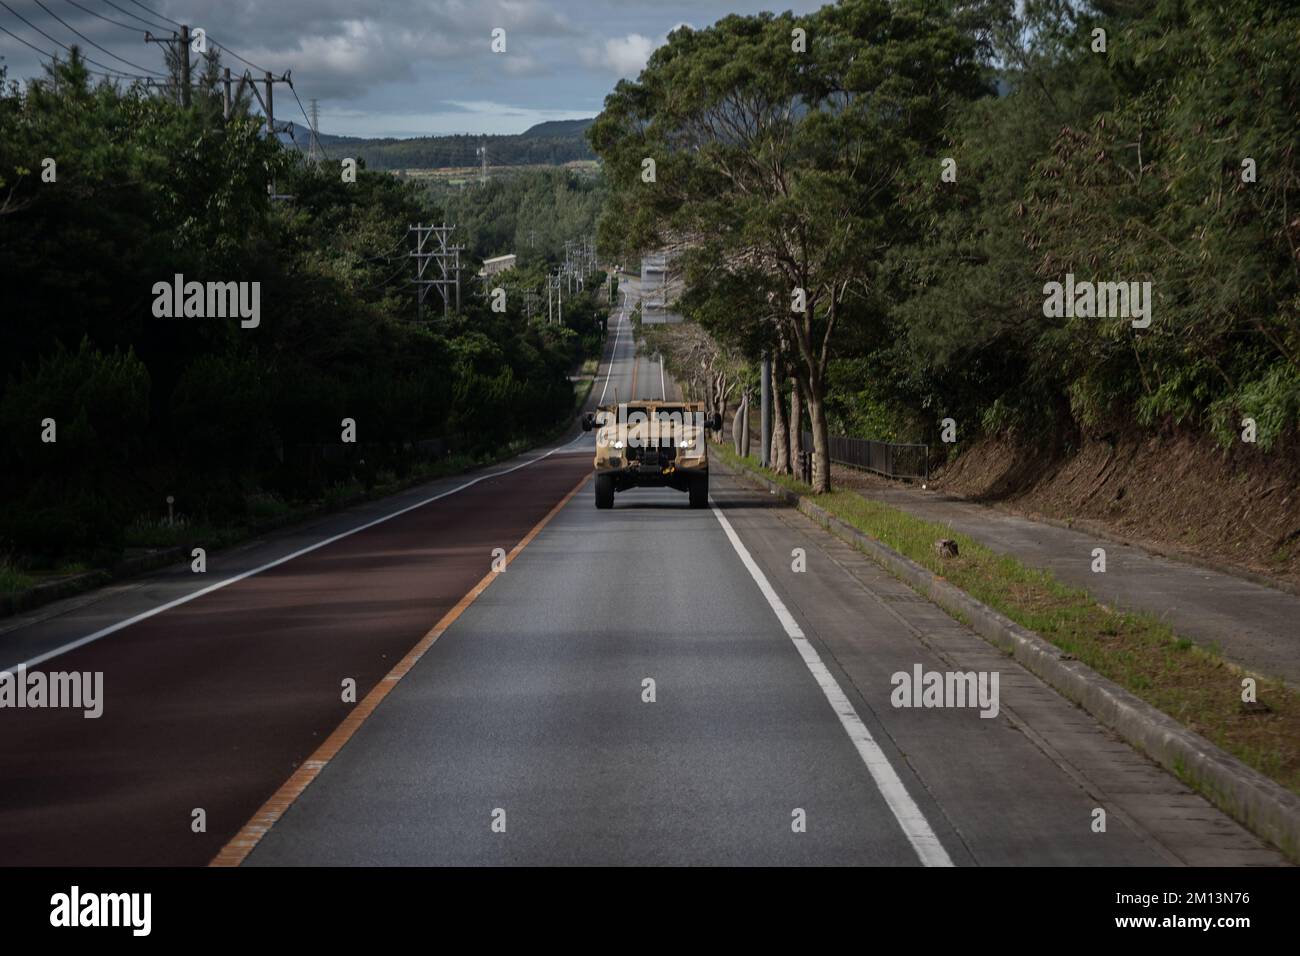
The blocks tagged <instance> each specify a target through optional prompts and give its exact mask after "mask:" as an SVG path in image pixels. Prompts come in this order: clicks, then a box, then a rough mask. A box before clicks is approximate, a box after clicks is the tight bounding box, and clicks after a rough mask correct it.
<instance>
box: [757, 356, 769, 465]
mask: <svg viewBox="0 0 1300 956" xmlns="http://www.w3.org/2000/svg"><path fill="white" fill-rule="evenodd" d="M761 379H762V389H763V397H762V399H761V400H760V401H759V409H760V412H759V414H760V416H761V418H762V425H761V426H760V431H761V433H762V436H763V444H762V445H760V446H759V460H760V461H762V463H763V467H764V468H767V467H768V466H769V465H770V464H771V460H770V459H771V455H772V399H771V396H772V356H770V355H768V354H767V352H764V353H763V371H762V374H761Z"/></svg>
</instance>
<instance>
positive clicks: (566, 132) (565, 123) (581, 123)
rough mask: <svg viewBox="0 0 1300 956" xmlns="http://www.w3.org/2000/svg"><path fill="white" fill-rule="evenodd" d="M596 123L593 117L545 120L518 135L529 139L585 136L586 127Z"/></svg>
mask: <svg viewBox="0 0 1300 956" xmlns="http://www.w3.org/2000/svg"><path fill="white" fill-rule="evenodd" d="M595 121H596V118H595V117H594V116H589V117H587V119H576V120H547V121H546V122H545V123H538V124H537V125H536V126H530V127H528V129H526V130H524V131H523V132H522V133H520V134H519V135H520V136H531V137H534V138H536V137H539V136H542V137H556V136H558V137H565V136H586V135H587V127H588V126H590V125H591V124H592V123H594V122H595Z"/></svg>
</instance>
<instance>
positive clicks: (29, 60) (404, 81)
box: [0, 0, 824, 136]
mask: <svg viewBox="0 0 1300 956" xmlns="http://www.w3.org/2000/svg"><path fill="white" fill-rule="evenodd" d="M823 2H824V0H805V2H799V0H786V2H781V3H778V2H775V0H768V2H761V0H759V2H747V0H729V2H723V3H719V2H713V0H694V2H681V0H140V2H139V3H137V2H136V0H3V3H5V4H7V5H8V6H9V7H10V8H12V10H13V11H14V12H10V10H8V9H5V7H4V6H0V27H3V28H4V29H6V30H9V31H11V32H12V33H14V34H17V35H18V36H19V37H22V39H24V40H26V41H27V42H29V43H31V44H32V45H33V46H36V47H39V48H40V49H42V50H44V51H47V52H49V51H54V50H57V49H58V45H57V44H58V43H62V44H65V45H67V46H71V45H72V44H74V43H79V44H80V45H81V46H82V48H83V50H84V51H85V52H86V53H87V54H88V55H89V56H90V57H92V58H93V59H95V60H98V61H99V62H100V63H101V64H105V65H107V66H109V67H112V68H113V69H117V70H123V71H125V72H137V71H136V70H135V69H134V68H133V67H130V66H127V65H126V63H124V62H122V61H121V60H117V59H114V58H113V57H112V56H110V55H109V53H106V52H103V51H101V50H97V49H95V48H94V47H93V46H92V45H90V44H88V43H86V42H85V41H83V40H81V39H79V38H78V37H77V36H76V35H75V33H73V30H76V31H80V32H81V33H83V34H85V36H86V37H87V38H89V39H90V40H92V41H94V43H97V44H99V45H100V46H101V47H104V48H105V49H107V50H109V51H112V53H113V54H116V55H117V56H120V57H124V58H125V59H126V60H129V61H131V62H132V63H134V64H136V65H137V66H140V67H145V68H147V69H151V70H161V68H162V54H161V52H160V50H159V47H157V46H156V45H147V44H145V42H144V39H143V31H144V30H146V29H150V27H149V26H147V25H146V23H145V22H143V21H151V22H153V23H154V24H155V26H154V27H153V28H152V29H153V32H154V33H155V34H159V33H161V31H160V30H158V29H157V27H158V26H163V27H169V28H171V27H172V25H171V24H170V23H169V22H168V18H170V19H171V20H175V21H178V22H181V23H188V24H190V25H191V26H196V27H203V28H205V29H206V30H207V32H208V34H209V36H211V37H212V38H213V39H215V40H216V41H217V42H218V43H220V44H223V45H225V46H227V47H229V48H230V49H231V50H233V51H234V52H236V53H238V54H239V55H240V56H242V57H244V58H245V59H247V60H249V61H251V62H253V63H255V64H257V65H258V66H260V67H264V68H266V69H270V70H272V71H274V72H276V73H277V74H278V73H280V72H282V71H284V70H292V71H293V80H294V87H295V89H296V90H297V92H298V95H299V96H300V97H301V98H302V101H303V103H304V104H305V103H307V101H308V99H309V98H311V97H315V98H316V99H318V100H319V101H320V116H321V120H320V127H321V131H322V132H325V133H339V134H346V135H352V136H420V135H427V134H431V133H518V132H522V131H523V130H525V129H527V128H528V127H529V126H532V125H533V124H534V123H538V122H541V121H543V120H548V119H577V118H580V117H586V116H594V115H595V114H596V113H598V112H599V111H600V108H601V104H602V103H603V101H604V98H605V94H606V93H608V92H609V91H610V90H611V89H612V88H613V86H614V84H615V83H616V82H617V81H618V79H619V78H620V77H635V76H636V75H637V73H638V72H639V71H640V69H641V67H642V66H644V64H645V61H646V57H647V56H649V54H650V51H651V50H653V49H654V48H655V47H656V46H658V45H659V44H661V43H662V42H663V41H664V38H665V36H666V35H667V33H668V31H669V30H671V29H673V28H674V27H675V26H677V25H678V24H681V23H687V24H690V25H691V26H692V27H695V28H701V27H704V26H707V25H709V24H710V23H712V22H714V21H716V20H717V19H719V18H720V17H722V16H725V15H726V14H728V13H755V12H758V11H759V10H764V9H776V10H789V9H793V10H794V11H795V12H806V11H809V10H813V9H816V8H817V7H818V6H821V5H822V3H823ZM42 4H43V5H44V8H45V9H43V8H42V6H41V5H42ZM83 8H84V9H83ZM90 11H93V13H92V12H90ZM94 14H100V17H96V16H95V15H94ZM19 15H21V16H22V17H25V18H26V19H27V20H29V21H30V22H31V26H29V25H28V24H26V23H24V22H22V20H21V19H20V18H19ZM137 16H138V17H140V18H143V20H141V19H136V17H137ZM56 17H57V18H61V19H62V20H64V21H66V25H65V24H64V23H60V22H59V19H56ZM101 17H106V18H108V20H113V21H116V22H115V23H109V22H107V21H106V20H105V19H102V18H101ZM127 25H130V26H131V27H132V29H127ZM496 27H500V28H502V29H504V30H505V31H506V52H505V53H503V54H497V53H493V52H492V50H491V42H492V30H493V29H494V28H496ZM38 28H39V31H44V33H45V34H48V36H42V35H41V33H40V32H38ZM55 41H57V43H56V42H55ZM60 52H62V51H60ZM0 55H3V56H4V60H3V63H4V65H5V66H7V67H8V70H9V78H10V79H14V78H17V79H23V78H25V77H28V76H33V75H39V74H40V61H41V59H42V58H41V56H40V55H39V54H38V53H36V52H34V51H33V50H30V49H28V48H27V47H25V46H24V45H23V44H22V43H20V42H19V41H18V40H17V39H15V38H14V37H12V36H9V35H8V34H6V33H3V32H0ZM225 62H226V65H228V66H231V67H232V68H239V67H243V66H244V64H242V63H240V62H239V61H238V60H236V59H234V58H232V57H226V58H225ZM286 110H291V111H292V112H286ZM276 116H277V118H284V119H297V120H299V121H301V120H302V114H301V113H299V112H298V106H297V104H296V103H294V102H293V98H292V96H291V95H288V94H286V93H284V92H282V91H281V88H277V91H276Z"/></svg>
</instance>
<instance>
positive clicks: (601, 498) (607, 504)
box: [596, 475, 614, 508]
mask: <svg viewBox="0 0 1300 956" xmlns="http://www.w3.org/2000/svg"><path fill="white" fill-rule="evenodd" d="M596 507H597V508H612V507H614V476H613V475H597V476H596Z"/></svg>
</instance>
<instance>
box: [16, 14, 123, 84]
mask: <svg viewBox="0 0 1300 956" xmlns="http://www.w3.org/2000/svg"><path fill="white" fill-rule="evenodd" d="M0 31H3V32H5V33H8V34H9V35H10V36H11V37H13V38H14V39H15V40H17V41H18V42H19V43H21V44H23V46H26V47H30V48H31V49H33V50H35V51H36V52H37V53H39V54H40V55H41V56H43V57H46V58H47V59H49V60H57V59H58V58H59V57H58V55H57V54H55V53H48V52H46V51H45V50H42V49H41V48H40V47H38V46H36V45H35V44H32V43H28V42H27V41H26V40H24V39H23V38H22V37H20V36H19V35H18V34H16V33H14V32H13V31H11V30H6V29H5V28H4V27H2V26H0ZM86 72H87V73H93V74H94V75H95V76H105V77H111V78H112V79H115V80H126V79H130V78H131V77H130V76H129V75H128V74H126V73H103V72H101V71H99V70H87V71H86ZM136 79H139V77H136Z"/></svg>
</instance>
